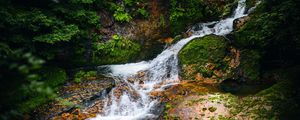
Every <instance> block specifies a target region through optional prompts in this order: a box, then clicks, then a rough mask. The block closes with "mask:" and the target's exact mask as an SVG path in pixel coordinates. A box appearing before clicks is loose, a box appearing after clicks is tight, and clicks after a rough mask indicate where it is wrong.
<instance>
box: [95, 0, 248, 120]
mask: <svg viewBox="0 0 300 120" xmlns="http://www.w3.org/2000/svg"><path fill="white" fill-rule="evenodd" d="M244 13H245V0H240V1H239V3H238V7H237V8H236V10H235V12H234V14H233V15H232V17H230V18H226V19H223V20H220V21H213V22H208V23H200V24H198V25H197V26H194V27H192V28H191V29H190V30H189V31H188V33H191V36H190V37H188V38H184V39H182V40H180V41H178V42H177V43H176V44H174V45H172V46H170V47H168V48H167V49H165V50H164V51H163V52H162V53H161V54H159V55H158V56H157V57H156V58H154V59H153V60H151V61H142V62H139V63H129V64H122V65H106V66H100V67H99V68H101V69H106V70H107V73H106V74H107V75H110V76H113V77H114V78H115V79H116V80H117V82H116V83H117V85H116V87H115V88H114V89H113V90H112V92H111V93H110V95H109V97H107V98H106V103H104V111H103V112H101V111H99V115H98V116H97V117H95V118H91V120H106V119H110V120H132V119H156V118H158V117H159V115H158V113H156V112H153V108H155V107H157V106H160V102H159V99H157V98H156V97H151V96H153V94H155V93H154V92H155V91H163V90H165V89H166V88H168V87H170V86H172V85H175V84H178V82H179V68H178V57H177V55H178V52H179V51H180V50H181V49H182V48H183V47H184V46H185V45H186V44H187V43H188V42H190V41H191V40H192V39H194V38H199V37H203V36H205V35H209V34H215V35H220V36H224V35H226V34H229V33H230V32H231V31H232V30H233V20H235V19H236V18H240V17H243V16H246V14H244ZM140 78H143V82H140V80H139V79H140ZM118 89H123V90H122V91H120V90H118ZM116 92H117V93H116ZM149 94H152V95H149Z"/></svg>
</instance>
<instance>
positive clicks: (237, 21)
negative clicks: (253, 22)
mask: <svg viewBox="0 0 300 120" xmlns="http://www.w3.org/2000/svg"><path fill="white" fill-rule="evenodd" d="M249 20H250V17H249V16H244V17H241V18H238V19H235V20H234V21H233V29H234V30H235V31H237V30H239V29H240V28H241V27H242V26H243V25H245V24H246V22H247V21H249Z"/></svg>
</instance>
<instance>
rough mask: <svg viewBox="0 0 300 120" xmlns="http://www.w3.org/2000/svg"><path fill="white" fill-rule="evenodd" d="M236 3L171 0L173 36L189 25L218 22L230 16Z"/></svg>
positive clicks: (231, 1) (230, 1)
mask: <svg viewBox="0 0 300 120" xmlns="http://www.w3.org/2000/svg"><path fill="white" fill-rule="evenodd" d="M235 4H236V3H235V2H234V0H226V1H214V2H209V1H204V0H171V1H170V17H169V20H170V24H171V30H172V34H173V35H176V34H178V33H180V32H181V31H183V30H184V28H185V27H187V26H188V25H191V24H194V23H195V22H202V21H207V20H216V19H218V18H220V17H222V16H225V15H228V14H230V13H231V11H232V7H234V5H235Z"/></svg>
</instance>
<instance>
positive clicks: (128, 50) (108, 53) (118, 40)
mask: <svg viewBox="0 0 300 120" xmlns="http://www.w3.org/2000/svg"><path fill="white" fill-rule="evenodd" d="M93 49H94V53H93V62H94V63H98V64H113V63H125V62H128V61H129V60H131V59H132V58H134V57H135V56H136V55H137V54H138V53H139V51H140V46H139V45H138V44H136V43H134V42H132V41H130V40H128V39H124V38H123V37H122V36H118V35H114V36H113V37H112V40H109V41H108V42H106V43H95V44H94V45H93ZM99 56H100V57H102V58H105V59H99Z"/></svg>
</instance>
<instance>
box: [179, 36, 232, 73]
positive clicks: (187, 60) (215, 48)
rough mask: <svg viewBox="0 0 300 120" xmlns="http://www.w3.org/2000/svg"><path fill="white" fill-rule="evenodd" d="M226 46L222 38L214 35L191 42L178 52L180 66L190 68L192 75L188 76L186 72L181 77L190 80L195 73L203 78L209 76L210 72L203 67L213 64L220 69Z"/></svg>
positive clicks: (222, 64)
mask: <svg viewBox="0 0 300 120" xmlns="http://www.w3.org/2000/svg"><path fill="white" fill-rule="evenodd" d="M227 45H228V43H227V41H226V39H225V38H224V37H221V36H216V35H208V36H205V37H202V38H195V39H194V40H192V41H191V42H190V43H188V44H187V45H186V46H185V47H184V48H183V49H182V50H181V51H180V52H179V61H180V63H181V66H183V67H188V66H191V67H192V71H193V73H192V74H188V71H186V72H184V73H183V77H184V78H189V79H190V78H191V77H192V76H194V75H195V74H196V73H201V74H203V75H204V76H205V77H209V76H211V75H212V74H213V73H212V71H211V70H208V69H207V67H205V66H206V65H207V64H214V65H215V66H216V67H217V68H222V67H223V66H224V62H223V59H224V57H225V55H226V48H227ZM194 70H195V71H194Z"/></svg>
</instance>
